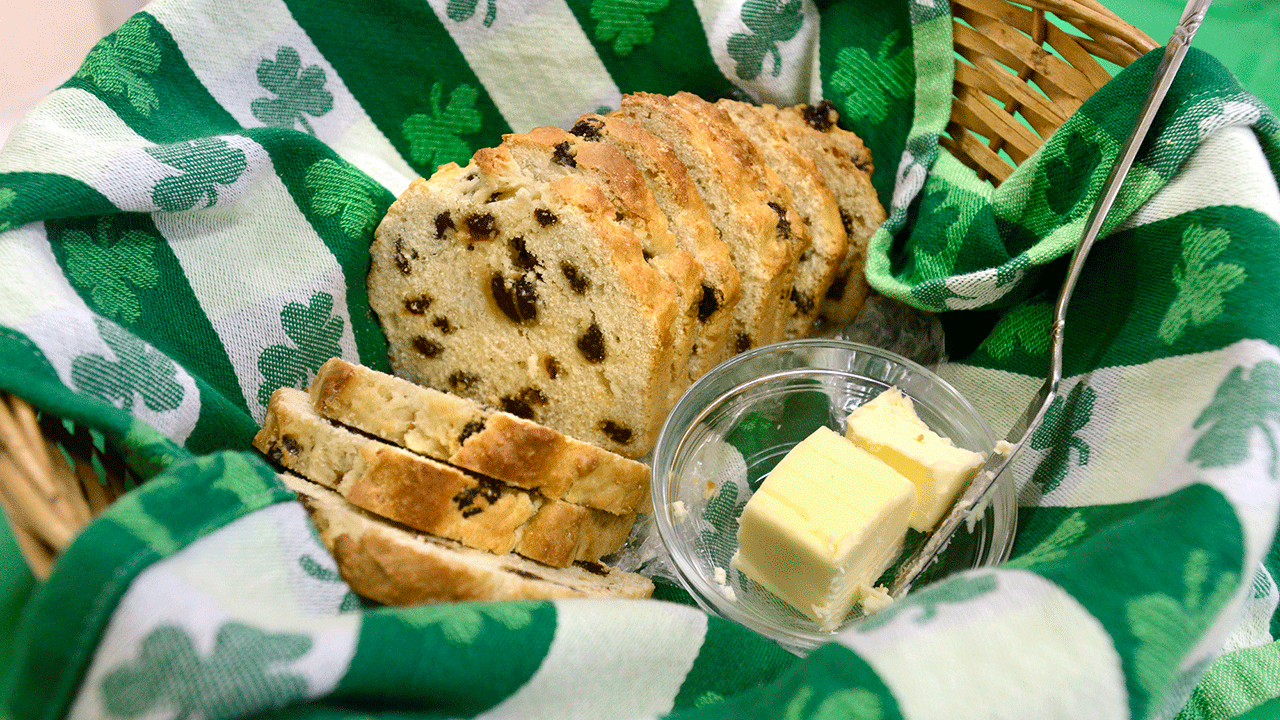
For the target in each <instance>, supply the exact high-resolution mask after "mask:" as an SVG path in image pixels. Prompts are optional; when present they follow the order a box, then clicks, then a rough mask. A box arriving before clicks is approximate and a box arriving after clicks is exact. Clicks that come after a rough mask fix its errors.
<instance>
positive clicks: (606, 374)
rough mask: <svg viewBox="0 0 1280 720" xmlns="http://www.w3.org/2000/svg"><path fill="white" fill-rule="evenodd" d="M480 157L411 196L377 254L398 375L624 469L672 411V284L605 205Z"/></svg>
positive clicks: (388, 224) (372, 289) (595, 196)
mask: <svg viewBox="0 0 1280 720" xmlns="http://www.w3.org/2000/svg"><path fill="white" fill-rule="evenodd" d="M511 164H512V163H511V161H510V159H509V158H505V159H504V158H503V157H502V156H501V155H499V154H484V153H478V154H477V156H476V158H475V159H474V160H473V162H472V163H471V164H469V165H468V166H467V167H458V166H457V165H454V164H448V165H445V166H442V167H441V168H440V169H439V170H437V171H436V173H435V174H434V175H433V176H432V177H431V178H430V179H429V180H424V179H421V178H419V179H418V180H415V181H414V182H413V183H412V184H410V186H409V188H408V189H406V190H405V191H404V193H402V194H401V196H400V197H399V198H398V199H397V200H396V202H394V203H393V204H392V206H391V208H390V209H389V210H388V212H387V215H386V217H385V218H384V219H383V220H382V222H381V223H380V224H379V226H378V229H377V230H376V232H375V234H374V241H373V243H372V245H371V247H370V257H371V264H370V271H369V279H368V288H369V304H370V307H371V308H372V309H373V311H374V312H375V313H376V314H377V317H378V320H379V322H380V323H381V325H382V329H383V331H384V333H385V335H386V336H387V340H388V345H389V351H388V357H389V359H390V362H391V368H392V371H393V372H394V373H395V374H396V375H398V376H400V377H404V378H407V379H409V380H411V381H413V382H416V383H419V384H422V385H427V386H429V387H434V388H437V389H441V390H449V391H452V392H455V393H457V394H459V395H463V396H466V397H469V398H472V399H474V400H478V401H480V402H483V403H486V404H489V405H493V406H495V407H499V408H501V409H503V410H506V411H507V412H510V413H512V414H513V415H518V416H520V417H523V418H526V419H530V420H534V421H536V422H538V423H541V424H543V425H547V426H549V427H552V428H554V429H556V430H558V431H560V432H562V433H565V434H567V435H570V436H572V437H576V438H578V439H579V440H584V441H587V442H590V443H592V444H595V445H598V446H600V447H603V448H606V449H608V450H611V451H613V452H617V453H619V454H622V455H626V456H628V457H639V456H641V455H644V454H645V453H647V452H648V451H649V450H650V449H651V448H652V447H653V443H654V441H655V439H656V435H657V432H658V429H659V428H660V426H661V424H662V421H663V419H664V418H665V416H666V412H667V409H668V406H669V397H670V396H669V392H668V390H669V381H670V375H671V367H672V362H673V360H672V346H673V339H672V332H671V327H672V325H673V324H674V323H675V321H676V318H677V316H678V315H679V314H680V307H679V303H678V299H677V293H676V290H675V288H674V287H673V286H672V283H671V282H670V281H669V280H667V279H666V278H664V277H663V276H662V274H661V273H659V272H658V271H657V270H655V269H654V268H653V267H651V266H650V265H649V263H648V261H647V260H646V258H645V256H644V250H643V247H642V245H641V242H640V240H639V239H638V238H637V237H636V235H635V233H633V232H632V231H630V230H629V229H627V228H626V227H625V226H624V225H622V224H620V223H618V222H617V221H616V220H615V219H614V215H615V210H614V209H613V207H612V205H611V204H610V203H609V201H608V200H607V199H606V198H605V197H604V195H603V193H602V192H601V191H600V190H599V189H597V188H591V187H589V186H586V185H584V184H583V183H577V182H572V181H570V180H569V179H563V180H560V181H556V182H552V183H538V182H533V181H530V180H528V179H526V178H524V177H523V176H522V175H521V174H520V173H519V172H518V170H516V169H514V168H513V167H511Z"/></svg>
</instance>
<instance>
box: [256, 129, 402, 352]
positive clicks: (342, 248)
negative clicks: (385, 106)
mask: <svg viewBox="0 0 1280 720" xmlns="http://www.w3.org/2000/svg"><path fill="white" fill-rule="evenodd" d="M244 134H245V135H246V136H248V137H251V138H253V139H254V140H255V141H257V142H258V143H259V144H261V145H262V147H264V148H266V150H267V153H268V154H269V155H270V156H271V162H272V165H274V167H275V171H276V174H277V175H279V176H280V180H281V182H283V183H284V185H285V187H286V188H288V190H289V194H290V195H292V196H293V199H294V202H296V203H297V205H298V207H299V208H300V209H301V210H302V211H303V213H304V214H306V216H307V220H308V221H309V222H310V223H311V226H312V227H313V228H315V231H316V233H317V234H318V235H319V236H320V239H321V240H323V241H324V244H325V246H327V247H328V248H329V251H330V252H332V253H333V256H334V258H335V259H336V260H337V261H338V264H339V265H341V267H342V273H343V275H344V276H345V277H346V304H347V310H348V314H349V316H350V318H351V332H352V334H353V335H354V336H355V341H356V349H357V351H358V352H359V353H360V362H361V363H363V364H364V365H367V366H369V367H372V368H374V369H377V370H381V371H383V372H390V366H389V365H388V362H387V341H386V337H385V336H384V335H383V334H382V330H381V328H380V326H379V325H378V321H377V318H376V317H375V316H374V314H373V311H372V310H370V309H369V296H368V288H367V285H366V282H365V278H366V275H368V272H369V244H370V243H371V242H373V231H374V228H376V227H377V225H378V222H379V221H380V220H381V219H382V216H383V215H385V214H386V212H387V208H388V207H390V206H391V203H392V202H393V201H394V200H395V196H394V195H392V194H391V193H390V192H389V191H388V190H387V189H386V188H384V187H382V186H381V185H379V184H378V183H377V182H375V181H374V180H373V179H372V178H370V177H369V176H368V175H366V174H364V173H363V172H361V171H360V170H359V169H358V168H356V167H355V166H353V165H351V164H350V163H348V162H347V161H345V160H343V159H342V158H341V157H339V156H338V154H337V153H335V152H334V151H333V150H331V149H330V148H329V147H328V146H327V145H325V144H323V143H321V142H320V141H318V140H316V139H315V138H313V137H311V136H310V135H301V134H299V133H296V132H292V131H289V130H281V129H276V128H264V129H253V130H246V131H245V132H244Z"/></svg>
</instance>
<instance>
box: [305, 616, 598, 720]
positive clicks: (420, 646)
mask: <svg viewBox="0 0 1280 720" xmlns="http://www.w3.org/2000/svg"><path fill="white" fill-rule="evenodd" d="M555 616H556V613H555V606H554V605H553V604H551V603H545V602H544V603H525V602H507V603H492V604H485V603H453V604H448V605H433V606H426V607H413V608H395V609H391V608H388V609H384V610H373V611H369V612H366V613H365V616H364V619H363V622H362V624H361V626H360V639H359V643H358V645H357V647H356V653H355V657H353V658H352V659H351V664H350V667H349V668H348V669H347V673H346V675H344V676H343V678H342V680H341V681H340V682H339V683H338V686H337V687H336V688H334V690H333V692H332V693H331V694H330V696H329V697H330V699H331V700H333V701H337V702H363V703H372V704H385V703H387V701H388V700H389V699H391V698H394V699H395V700H396V703H395V704H396V705H399V706H401V707H404V708H409V707H413V708H414V709H416V710H418V711H424V712H426V711H429V712H430V713H431V714H432V715H433V716H435V717H471V716H473V715H476V714H478V713H481V712H484V711H485V710H487V709H489V708H491V707H493V706H494V705H497V704H498V703H499V702H501V701H502V700H503V699H505V698H507V697H508V696H510V695H511V694H512V693H514V692H515V691H516V690H518V689H519V688H520V687H521V686H522V685H524V684H525V683H526V682H527V681H528V680H529V678H531V677H533V674H534V673H535V672H537V671H538V668H539V667H540V666H541V664H542V659H543V658H544V657H545V656H546V654H547V649H548V648H549V647H551V641H552V639H553V638H554V636H555V628H556V617H555ZM407 650H408V651H407ZM584 681H589V680H588V679H586V678H584ZM392 707H394V705H393V706H392Z"/></svg>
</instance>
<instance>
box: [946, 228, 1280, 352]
mask: <svg viewBox="0 0 1280 720" xmlns="http://www.w3.org/2000/svg"><path fill="white" fill-rule="evenodd" d="M1276 232H1277V225H1276V223H1275V221H1274V220H1272V219H1271V218H1269V217H1267V216H1265V215H1262V214H1261V213H1258V212H1256V211H1254V210H1249V209H1246V208H1241V207H1235V206H1219V207H1211V208H1204V209H1200V210H1195V211H1192V212H1188V213H1183V214H1182V215H1178V216H1177V217H1174V218H1170V219H1168V220H1162V221H1159V222H1156V223H1151V224H1149V225H1144V226H1141V227H1138V228H1133V229H1130V230H1124V231H1121V232H1118V233H1116V234H1114V235H1111V236H1109V237H1107V238H1106V239H1105V240H1104V241H1103V242H1101V243H1099V244H1098V245H1096V246H1095V248H1094V250H1093V253H1092V254H1091V256H1090V259H1089V263H1088V264H1087V265H1086V266H1085V268H1084V272H1083V273H1082V275H1081V277H1080V282H1079V285H1078V286H1077V289H1076V296H1077V298H1079V299H1080V302H1073V303H1072V304H1071V306H1070V307H1069V308H1068V311H1067V334H1066V342H1067V346H1068V347H1073V346H1074V347H1084V346H1093V347H1094V348H1095V349H1094V351H1093V352H1091V353H1087V354H1086V353H1068V354H1067V356H1066V357H1065V358H1064V360H1065V363H1064V374H1066V375H1068V376H1071V375H1078V374H1081V373H1085V372H1088V371H1090V370H1095V369H1097V368H1099V367H1116V366H1125V365H1132V364H1135V363H1142V362H1150V361H1153V360H1157V359H1160V358H1170V357H1177V356H1179V355H1190V354H1194V353H1202V352H1211V351H1214V350H1220V349H1222V348H1225V347H1227V346H1229V345H1231V344H1232V343H1235V342H1237V341H1239V340H1242V339H1259V340H1265V341H1267V342H1269V343H1271V344H1273V345H1280V307H1278V306H1277V304H1276V303H1275V298H1276V297H1278V296H1280V277H1278V276H1280V268H1278V267H1277V258H1276V256H1275V254H1274V253H1273V252H1270V251H1269V250H1268V249H1267V244H1266V243H1265V242H1259V241H1258V240H1259V239H1262V238H1267V237H1269V236H1274V234H1275V233H1276ZM1133 267H1141V268H1142V272H1140V273H1134V272H1133V271H1132V268H1133ZM1058 277H1059V276H1058V275H1057V274H1056V273H1053V274H1046V276H1045V277H1044V279H1043V281H1042V282H1041V283H1040V285H1041V290H1042V294H1041V295H1040V296H1039V297H1037V298H1035V299H1033V300H1031V301H1029V302H1027V303H1025V304H1023V305H1022V306H1020V307H1019V308H1017V309H1015V310H1014V311H1012V312H1010V313H1008V314H1006V315H1005V316H1004V317H1003V318H1002V319H1001V320H1000V322H999V323H998V324H997V325H996V326H995V327H994V329H993V330H992V332H991V333H990V335H988V336H987V337H986V340H985V341H984V342H983V344H982V345H981V347H980V348H978V350H977V352H975V353H974V354H973V355H970V356H968V357H966V358H965V363H966V364H970V365H977V366H982V367H993V368H998V369H1001V370H1008V371H1012V372H1017V373H1022V374H1026V375H1036V374H1041V373H1043V372H1044V370H1045V368H1046V367H1048V365H1047V363H1048V357H1049V356H1048V338H1047V337H1045V335H1044V328H1045V327H1047V323H1048V322H1049V320H1050V318H1051V317H1052V303H1053V300H1054V297H1056V292H1057V291H1056V286H1057V283H1059V282H1060V280H1059V279H1058Z"/></svg>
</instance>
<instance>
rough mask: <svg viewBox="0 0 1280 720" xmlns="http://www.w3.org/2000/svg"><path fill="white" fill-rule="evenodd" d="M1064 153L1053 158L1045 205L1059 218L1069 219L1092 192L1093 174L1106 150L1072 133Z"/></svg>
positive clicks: (1048, 162)
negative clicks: (1082, 200) (1087, 192)
mask: <svg viewBox="0 0 1280 720" xmlns="http://www.w3.org/2000/svg"><path fill="white" fill-rule="evenodd" d="M1061 151H1062V152H1061V154H1052V155H1049V157H1048V159H1047V160H1046V161H1045V164H1044V175H1045V177H1046V178H1048V179H1049V180H1048V181H1047V182H1048V189H1047V190H1046V191H1045V198H1044V199H1045V203H1046V204H1047V205H1048V206H1049V209H1050V210H1052V211H1053V212H1055V213H1057V214H1058V216H1059V217H1066V216H1067V215H1068V214H1069V213H1070V212H1071V210H1072V208H1074V207H1075V206H1076V203H1077V202H1078V201H1079V200H1080V197H1081V196H1082V195H1084V193H1085V191H1086V190H1088V189H1089V187H1090V185H1091V184H1092V183H1091V180H1090V178H1092V177H1093V171H1094V169H1095V168H1097V167H1098V163H1099V162H1100V161H1101V160H1102V148H1101V147H1099V146H1098V144H1097V143H1093V142H1089V141H1088V140H1087V139H1086V138H1085V137H1084V136H1083V135H1082V134H1080V133H1078V132H1071V133H1068V134H1067V136H1066V138H1065V139H1064V140H1063V143H1062V145H1061Z"/></svg>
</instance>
